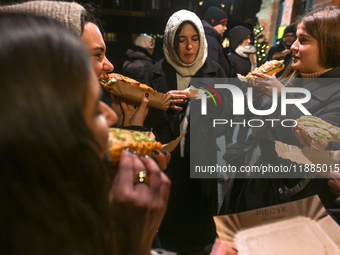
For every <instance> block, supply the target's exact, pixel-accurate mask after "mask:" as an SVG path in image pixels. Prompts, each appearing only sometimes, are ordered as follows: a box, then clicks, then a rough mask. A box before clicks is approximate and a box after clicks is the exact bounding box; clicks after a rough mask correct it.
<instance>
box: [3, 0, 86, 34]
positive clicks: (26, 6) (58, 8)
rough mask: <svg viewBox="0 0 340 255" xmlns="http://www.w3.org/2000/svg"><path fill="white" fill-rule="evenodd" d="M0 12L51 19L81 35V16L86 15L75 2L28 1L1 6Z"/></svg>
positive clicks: (82, 8) (81, 7)
mask: <svg viewBox="0 0 340 255" xmlns="http://www.w3.org/2000/svg"><path fill="white" fill-rule="evenodd" d="M1 12H16V13H29V14H30V13H31V14H34V15H37V16H43V17H48V18H52V19H55V20H58V21H60V22H62V23H63V24H65V25H66V26H67V27H68V28H70V29H71V30H73V31H74V32H76V33H77V34H78V35H81V33H82V31H81V30H82V28H81V14H82V13H86V10H85V9H84V7H83V6H81V5H80V4H78V3H75V2H59V1H29V2H25V3H22V4H14V5H6V6H1V7H0V13H1Z"/></svg>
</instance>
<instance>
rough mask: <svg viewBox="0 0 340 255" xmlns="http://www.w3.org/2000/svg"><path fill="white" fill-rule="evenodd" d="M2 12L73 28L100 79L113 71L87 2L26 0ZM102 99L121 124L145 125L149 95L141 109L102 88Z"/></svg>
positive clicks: (96, 23)
mask: <svg viewBox="0 0 340 255" xmlns="http://www.w3.org/2000/svg"><path fill="white" fill-rule="evenodd" d="M1 12H7V13H9V12H13V13H28V14H32V15H36V16H41V17H47V18H51V19H54V20H57V21H59V22H61V23H63V24H64V25H66V26H67V27H68V28H69V29H70V30H72V31H73V32H74V33H76V34H77V35H78V36H81V38H82V40H83V41H84V43H85V44H86V46H87V48H88V50H89V52H90V56H91V59H92V65H93V68H94V70H95V73H96V75H97V76H98V78H100V77H102V76H103V75H105V74H106V73H109V72H112V71H113V69H114V67H113V65H112V63H111V62H110V61H109V60H108V59H107V57H106V55H105V53H106V45H105V42H104V38H103V36H102V29H101V26H100V21H99V20H97V19H96V18H95V15H94V13H95V10H94V9H93V8H92V7H91V6H90V5H87V6H86V8H84V7H83V6H82V5H80V4H78V3H76V2H65V1H45V0H43V1H27V2H23V3H20V4H13V5H5V6H0V13H1ZM102 93H103V95H102V100H103V101H104V102H105V103H106V104H108V105H111V107H112V108H113V109H114V110H115V111H116V113H117V114H118V123H119V124H120V125H123V123H124V124H125V126H130V125H136V126H143V121H144V119H145V116H146V114H147V110H148V109H147V105H148V102H149V101H148V98H147V96H146V95H145V96H144V97H143V98H142V101H141V105H140V107H139V108H137V109H136V108H135V107H133V104H132V102H128V101H125V100H123V102H122V103H120V102H119V100H118V102H117V100H116V98H114V100H112V98H111V95H110V93H109V92H107V91H106V90H104V89H102Z"/></svg>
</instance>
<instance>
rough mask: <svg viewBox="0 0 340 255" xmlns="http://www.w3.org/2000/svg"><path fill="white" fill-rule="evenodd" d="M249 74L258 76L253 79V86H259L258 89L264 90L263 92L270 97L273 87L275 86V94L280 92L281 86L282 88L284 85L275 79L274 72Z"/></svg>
mask: <svg viewBox="0 0 340 255" xmlns="http://www.w3.org/2000/svg"><path fill="white" fill-rule="evenodd" d="M251 74H252V75H254V76H257V77H259V78H258V79H255V80H254V81H253V85H254V87H255V88H259V89H260V90H262V91H265V93H266V94H267V95H268V96H270V97H271V96H272V95H273V88H277V95H280V94H281V88H283V87H284V86H283V84H282V83H281V82H279V81H278V80H277V79H276V77H275V75H276V74H273V75H271V76H269V75H266V74H263V73H258V72H252V73H251Z"/></svg>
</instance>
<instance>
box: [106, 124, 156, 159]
mask: <svg viewBox="0 0 340 255" xmlns="http://www.w3.org/2000/svg"><path fill="white" fill-rule="evenodd" d="M161 148H162V144H161V143H160V142H157V141H155V140H154V139H153V138H150V137H148V136H147V135H144V134H142V133H141V132H137V131H130V130H125V129H119V128H111V129H110V130H109V138H108V149H107V152H108V156H109V158H110V162H118V161H119V160H120V157H121V154H122V151H123V150H125V149H129V150H130V151H131V152H132V151H135V152H136V153H137V155H138V156H142V155H148V156H151V155H152V153H153V150H154V149H157V150H159V149H161Z"/></svg>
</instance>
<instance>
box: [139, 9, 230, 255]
mask: <svg viewBox="0 0 340 255" xmlns="http://www.w3.org/2000/svg"><path fill="white" fill-rule="evenodd" d="M163 48H164V54H165V58H164V59H162V60H161V61H159V62H158V63H156V64H155V65H154V66H153V67H152V68H151V69H150V70H149V72H148V73H147V74H146V77H145V82H146V84H148V85H149V86H151V87H153V88H154V89H155V90H157V91H159V92H162V93H168V94H170V95H172V100H171V106H170V109H169V110H167V111H166V112H165V113H164V112H163V111H160V110H157V109H153V108H150V109H149V114H148V116H147V118H146V120H145V126H147V127H149V128H152V130H153V132H154V134H155V135H156V138H157V140H159V141H161V142H163V143H167V142H169V141H171V140H173V139H176V138H177V137H178V136H179V135H180V134H181V133H183V132H185V131H189V130H190V128H189V126H190V123H189V122H190V121H189V112H190V110H189V109H190V103H189V101H188V100H186V98H187V96H188V92H183V91H182V90H184V89H186V88H188V87H189V84H190V80H191V78H193V77H198V78H202V77H226V75H225V73H224V71H223V69H222V67H221V66H220V65H219V64H218V63H217V62H214V61H212V60H211V59H209V58H207V42H206V39H205V34H204V29H203V26H202V23H201V21H200V19H199V18H198V17H197V16H196V14H194V13H193V12H190V11H187V10H181V11H178V12H175V13H174V14H173V15H172V16H171V17H170V18H169V20H168V23H167V25H166V28H165V32H164V45H163ZM191 125H195V123H191ZM209 128H210V127H209ZM206 132H207V133H209V134H214V130H211V129H210V130H208V129H206ZM189 139H190V132H187V133H186V135H185V137H184V139H183V140H182V141H181V143H180V144H179V146H177V148H176V149H175V150H174V151H173V152H172V153H171V158H172V160H171V162H170V164H169V165H168V168H167V170H166V171H165V172H166V174H167V175H168V176H169V178H170V180H171V182H172V189H171V194H170V199H169V204H168V209H167V212H166V215H165V218H164V220H163V222H162V225H161V227H160V229H159V237H160V242H161V245H162V247H164V248H166V249H168V250H173V251H176V252H177V253H178V254H196V253H199V252H202V251H203V249H204V247H205V246H207V245H208V244H211V243H213V242H214V239H215V237H216V231H215V225H214V221H213V215H216V214H217V181H216V179H209V180H207V179H190V151H189V147H190V146H189V144H190V142H189ZM202 150H204V152H205V153H206V155H209V156H211V157H212V158H215V160H216V161H217V152H216V148H212V149H211V148H202Z"/></svg>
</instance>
